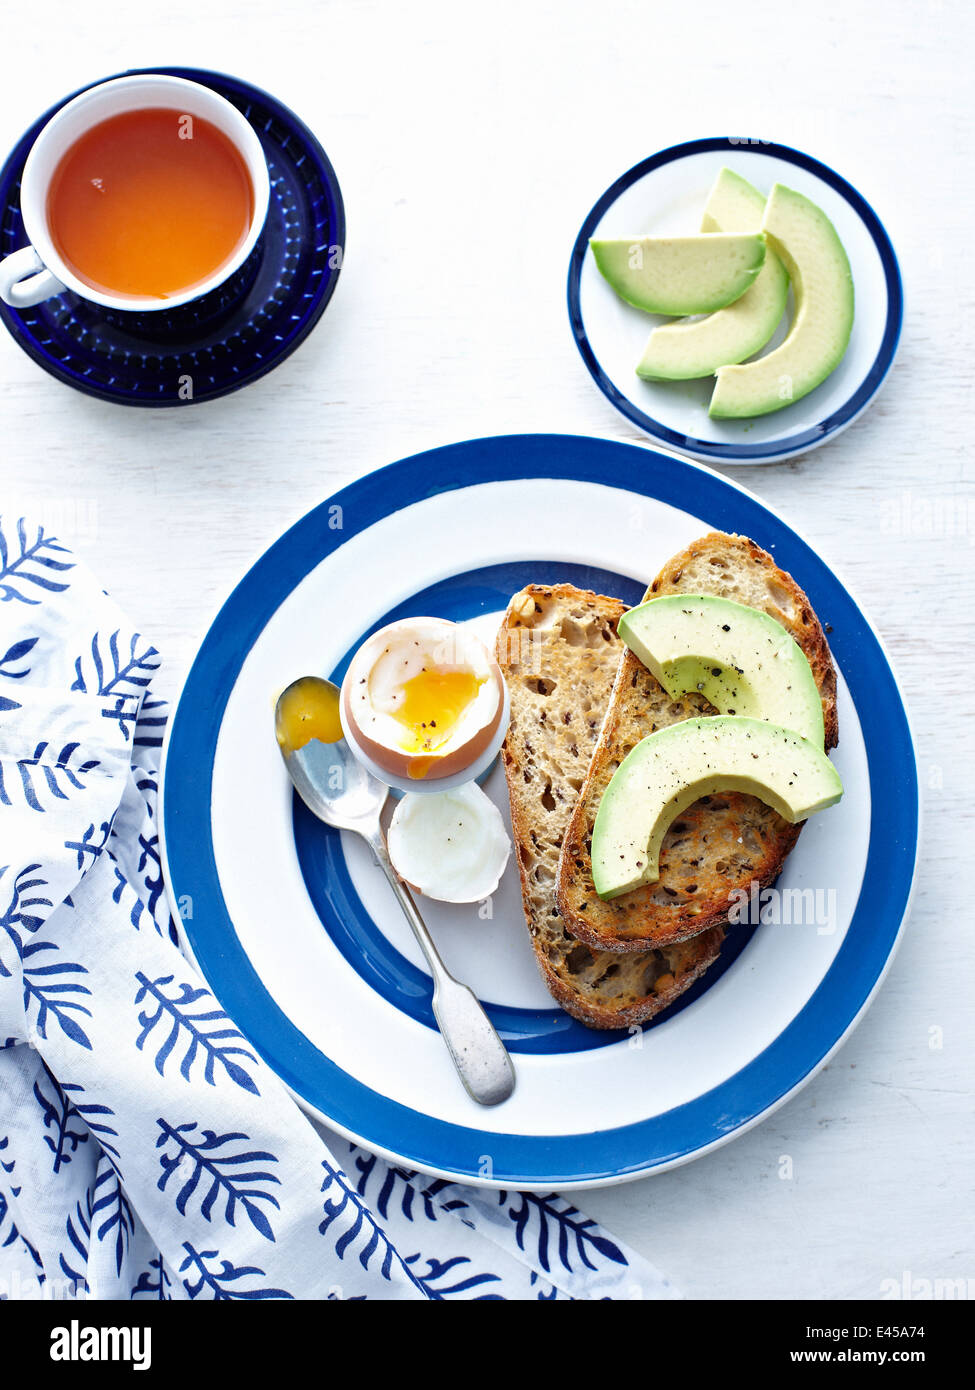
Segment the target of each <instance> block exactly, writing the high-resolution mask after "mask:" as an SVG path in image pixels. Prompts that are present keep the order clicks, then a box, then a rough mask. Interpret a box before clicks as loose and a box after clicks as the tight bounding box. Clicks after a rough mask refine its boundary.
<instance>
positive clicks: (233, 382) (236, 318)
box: [0, 68, 345, 406]
mask: <svg viewBox="0 0 975 1390" xmlns="http://www.w3.org/2000/svg"><path fill="white" fill-rule="evenodd" d="M134 71H135V72H158V73H164V74H167V75H169V76H172V77H184V78H186V79H187V80H188V81H190V82H198V83H200V84H201V85H202V86H205V87H212V88H213V90H214V91H216V92H218V93H219V94H220V95H221V96H222V97H224V98H225V99H226V100H227V101H229V102H230V103H231V104H232V105H233V106H236V107H237V109H238V110H239V111H241V112H242V113H243V115H244V117H245V118H246V119H247V120H248V121H249V122H250V124H251V125H252V126H253V127H254V131H255V133H256V134H257V138H258V139H259V140H260V142H261V146H262V148H263V150H264V154H265V156H266V157H267V162H268V171H269V173H270V177H271V197H270V203H269V205H268V214H267V221H266V223H265V226H264V230H263V232H262V233H261V237H260V240H259V241H258V244H257V246H256V247H255V248H254V251H253V253H252V254H251V255H250V256H249V257H248V259H247V261H246V262H245V264H244V265H243V266H241V268H240V269H239V270H238V271H237V272H236V273H235V274H234V275H232V276H231V277H230V279H229V280H227V281H225V282H224V284H222V285H220V286H218V287H217V289H215V290H212V291H211V292H210V293H209V294H207V295H204V296H203V297H202V298H201V299H198V300H194V301H193V303H191V304H187V305H184V306H182V307H180V308H177V309H173V310H170V311H166V310H154V311H153V312H152V313H148V314H138V313H116V312H113V311H111V310H108V309H103V308H101V307H100V306H99V305H97V304H92V303H89V301H88V300H85V299H82V298H81V297H80V296H79V295H77V294H74V293H72V292H71V291H70V290H65V292H64V293H63V294H59V295H55V296H53V297H52V298H50V299H46V300H44V302H43V303H41V304H37V305H35V306H34V307H32V308H30V309H12V308H11V307H10V306H9V305H6V304H0V320H2V322H3V323H4V325H5V326H6V328H7V330H8V331H9V333H10V334H11V336H12V337H13V339H14V341H15V342H16V343H18V344H19V346H20V347H22V348H23V350H24V351H25V352H26V353H27V355H28V356H29V357H31V358H32V359H33V360H34V361H35V362H36V363H37V364H38V365H39V366H41V367H43V368H44V370H45V371H47V372H50V374H51V375H52V376H54V377H56V378H57V379H58V380H59V381H63V382H65V383H66V384H67V385H68V386H73V387H75V388H76V389H77V390H79V391H84V392H85V393H86V394H87V395H90V396H97V397H99V398H100V399H101V400H107V401H112V402H115V403H117V404H120V405H140V406H177V405H188V404H189V405H192V404H197V403H199V402H201V401H208V400H215V399H216V398H217V397H219V396H225V395H227V394H228V392H230V391H236V390H237V389H238V388H239V387H241V386H246V385H248V384H249V383H250V382H252V381H256V380H257V379H258V377H262V376H264V375H265V374H266V373H267V372H269V371H271V369H272V368H273V367H276V366H277V365H278V364H279V363H280V362H282V361H283V360H284V359H285V358H286V357H287V356H288V355H289V354H290V353H292V352H293V351H294V350H295V348H296V347H298V345H299V344H300V343H302V342H303V341H304V340H305V338H306V337H307V336H308V334H309V333H310V332H311V331H312V329H313V328H314V327H315V325H316V323H317V322H318V320H319V319H320V318H321V316H322V314H323V313H324V312H325V307H326V305H327V304H328V301H329V300H330V299H331V297H332V293H333V292H334V290H335V286H336V283H337V281H338V277H339V272H340V270H341V267H342V256H343V253H344V246H345V210H344V207H343V203H342V193H341V190H340V189H339V184H338V179H337V178H336V176H335V170H334V169H333V168H332V166H331V164H330V162H329V160H328V157H327V155H326V154H325V151H324V150H323V149H322V147H321V145H320V144H319V143H318V141H317V140H316V138H315V136H314V135H313V134H312V133H311V131H310V130H309V129H308V127H307V126H306V125H305V124H304V123H303V122H302V121H300V120H299V119H298V117H297V116H296V115H295V114H294V112H293V111H289V109H288V108H287V107H286V106H284V105H282V103H281V102H279V101H277V100H276V99H275V98H274V97H272V96H269V95H268V93H267V92H263V91H261V89H260V88H259V87H254V86H252V85H251V84H250V83H248V82H242V81H241V80H240V79H239V78H236V77H228V76H227V75H226V74H224V73H216V72H209V71H205V70H202V69H197V68H143V69H136V70H134ZM132 75H133V74H132V73H131V72H129V73H116V74H115V76H117V77H123V76H132ZM110 80H111V79H110V78H99V82H107V81H110ZM88 85H90V86H95V85H97V84H96V83H90V84H88ZM80 90H81V91H85V90H87V88H86V87H85V88H81V89H80ZM78 95H79V93H78V92H73V93H72V94H71V96H68V97H65V98H64V101H61V102H58V103H57V105H56V106H53V107H52V108H51V110H50V111H47V112H45V114H44V115H43V116H41V117H40V119H39V120H38V121H36V122H35V123H34V125H33V126H32V127H31V128H30V130H28V131H27V132H26V134H24V135H23V136H22V138H21V139H20V140H19V141H18V143H17V145H16V147H15V149H14V150H12V151H11V153H10V155H9V156H8V158H7V160H6V162H5V164H4V166H3V169H2V170H0V254H3V255H7V254H9V252H11V251H14V250H16V249H17V248H18V247H19V246H26V245H27V237H26V235H25V233H24V229H23V222H22V219H21V214H20V176H21V174H22V172H23V168H24V163H25V161H26V159H27V155H28V154H29V152H30V149H31V146H32V145H33V143H34V141H35V140H36V138H37V136H38V134H39V133H40V131H41V130H42V129H43V128H44V126H45V125H46V124H47V122H48V121H49V120H50V119H51V117H52V116H53V115H54V113H55V112H56V111H57V110H59V109H60V107H61V106H63V105H65V103H67V102H68V101H71V100H72V99H73V98H74V97H76V96H78Z"/></svg>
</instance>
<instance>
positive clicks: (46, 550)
mask: <svg viewBox="0 0 975 1390" xmlns="http://www.w3.org/2000/svg"><path fill="white" fill-rule="evenodd" d="M158 666H159V656H158V654H157V652H156V651H155V649H154V648H153V647H152V646H151V644H150V643H148V642H147V641H145V639H143V638H142V637H141V636H140V635H139V634H138V633H136V632H133V631H132V630H131V629H130V627H129V626H128V624H127V623H126V620H125V618H124V616H123V615H122V614H121V612H120V611H119V610H118V608H117V607H116V606H115V604H114V603H113V602H112V600H111V599H110V598H109V597H108V596H107V595H106V594H105V592H104V591H103V590H102V589H101V587H100V586H99V585H98V584H97V582H96V581H95V580H94V578H93V577H92V575H91V574H90V573H89V572H88V570H87V569H86V568H85V567H84V566H83V565H81V564H79V563H78V562H76V561H75V560H74V558H73V556H72V555H71V554H70V553H69V552H68V551H67V550H66V549H65V548H64V547H62V546H61V545H59V544H58V543H57V542H56V541H55V540H54V539H53V538H51V537H49V536H47V535H45V534H44V532H43V530H42V529H39V528H38V527H36V526H29V525H27V524H26V523H25V522H23V521H21V522H19V523H17V524H16V525H7V526H6V528H4V525H3V521H2V518H0V1298H2V1297H6V1298H9V1299H16V1298H57V1297H85V1296H87V1297H89V1298H100V1299H105V1298H111V1299H120V1298H121V1299H130V1298H134V1299H139V1298H152V1299H171V1298H177V1299H185V1298H190V1299H265V1298H316V1299H362V1298H382V1299H392V1298H397V1299H398V1298H421V1299H422V1298H427V1299H444V1298H457V1299H564V1298H597V1299H598V1298H611V1299H612V1298H633V1299H640V1298H674V1297H677V1296H678V1295H677V1294H676V1291H675V1290H674V1289H673V1287H672V1286H671V1285H670V1284H669V1283H668V1282H667V1280H666V1279H664V1278H663V1276H662V1275H661V1274H660V1273H659V1272H658V1271H657V1270H655V1269H654V1268H653V1267H652V1266H651V1265H649V1264H648V1263H647V1262H646V1261H645V1260H643V1259H642V1258H640V1257H639V1256H637V1255H636V1254H635V1253H634V1252H633V1251H630V1250H628V1249H627V1248H626V1247H625V1246H624V1245H622V1244H621V1243H620V1242H619V1241H617V1240H614V1239H613V1238H611V1237H610V1236H608V1235H607V1234H606V1233H605V1232H604V1231H603V1230H601V1229H600V1227H599V1226H597V1225H596V1223H595V1222H594V1221H591V1220H588V1219H587V1218H586V1217H584V1216H583V1215H582V1214H581V1213H580V1212H579V1211H577V1210H576V1209H575V1208H574V1207H573V1206H571V1205H570V1204H569V1203H568V1202H567V1201H565V1200H564V1199H562V1198H560V1197H558V1196H557V1195H555V1194H552V1195H551V1196H545V1197H539V1196H537V1195H533V1194H529V1193H521V1192H497V1191H483V1190H479V1189H474V1188H469V1187H465V1186H462V1185H461V1184H459V1183H452V1182H445V1181H441V1180H439V1179H433V1178H429V1177H427V1176H425V1175H423V1174H416V1173H412V1172H408V1171H406V1170H404V1169H399V1168H394V1167H391V1166H390V1165H389V1164H387V1163H385V1162H384V1161H383V1160H381V1159H379V1158H377V1157H375V1156H374V1155H373V1154H371V1153H368V1152H367V1151H365V1150H364V1149H359V1148H356V1147H355V1146H354V1145H351V1144H349V1143H347V1142H346V1141H345V1140H343V1139H340V1138H339V1137H338V1136H335V1135H331V1134H329V1135H327V1137H325V1136H323V1134H322V1133H320V1132H319V1130H318V1129H316V1128H315V1127H314V1126H313V1125H312V1124H311V1122H310V1121H309V1120H308V1119H307V1117H306V1116H305V1115H304V1114H303V1113H302V1111H301V1110H300V1109H299V1108H298V1106H297V1105H296V1104H295V1103H294V1101H293V1100H292V1099H291V1097H290V1096H289V1095H288V1094H287V1093H286V1091H285V1090H284V1088H283V1086H282V1085H281V1084H280V1082H279V1081H278V1080H277V1078H276V1077H275V1076H274V1075H273V1073H272V1072H270V1071H269V1070H268V1068H267V1067H266V1066H265V1065H264V1064H263V1063H262V1062H261V1061H259V1060H258V1058H257V1057H256V1056H255V1054H254V1051H253V1049H252V1048H250V1047H249V1046H248V1044H247V1041H246V1039H244V1038H243V1037H242V1036H241V1034H240V1033H239V1032H238V1030H237V1029H236V1028H235V1027H234V1025H233V1022H232V1021H231V1020H230V1019H229V1018H228V1017H227V1015H226V1014H225V1013H224V1012H223V1011H222V1009H221V1008H220V1006H219V1004H218V1003H217V1001H216V999H215V998H214V996H213V995H212V994H211V993H210V991H209V990H208V989H207V987H206V985H205V984H204V982H203V980H202V979H201V977H200V976H199V975H198V974H197V972H196V971H195V969H194V968H193V966H192V965H190V963H189V962H188V961H187V960H186V958H185V957H184V956H183V955H182V953H181V951H180V940H179V931H178V928H177V925H176V923H175V922H174V921H173V920H172V918H171V917H170V914H169V909H168V907H167V903H166V897H165V894H164V892H163V881H162V872H161V868H160V862H159V851H158V837H157V833H156V826H155V805H156V795H157V790H158V773H157V769H158V761H159V751H160V746H161V743H162V735H163V730H164V726H165V720H166V711H165V706H164V704H163V702H162V701H160V700H157V699H154V698H153V696H152V694H151V681H152V676H153V673H154V672H155V671H156V669H157V668H158Z"/></svg>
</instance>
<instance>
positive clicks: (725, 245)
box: [589, 232, 765, 314]
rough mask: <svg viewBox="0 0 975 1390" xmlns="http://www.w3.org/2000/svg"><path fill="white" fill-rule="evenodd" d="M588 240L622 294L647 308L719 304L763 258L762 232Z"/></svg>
mask: <svg viewBox="0 0 975 1390" xmlns="http://www.w3.org/2000/svg"><path fill="white" fill-rule="evenodd" d="M589 244H590V246H591V247H592V253H593V256H594V257H595V260H596V265H597V266H598V267H599V270H600V272H601V273H602V275H603V276H604V277H605V278H606V279H607V280H608V281H609V283H610V284H611V285H612V287H613V289H614V290H615V291H616V293H617V294H618V295H619V296H620V298H621V299H625V300H626V302H627V303H628V304H633V305H635V306H636V308H637V309H646V310H647V311H648V312H649V313H651V314H709V313H711V311H712V310H714V309H722V308H723V307H724V306H725V305H726V304H731V303H732V301H733V300H736V299H739V298H740V297H741V296H742V295H743V294H744V293H745V291H746V290H747V289H748V287H749V286H750V285H751V284H752V282H753V281H754V279H755V277H756V276H757V274H758V272H759V271H760V270H761V268H762V262H763V261H764V260H765V239H764V236H763V235H762V234H761V233H760V232H754V233H752V234H751V235H749V236H745V235H734V234H731V233H729V234H727V235H726V234H724V233H718V234H714V235H712V234H708V235H707V236H703V235H702V236H677V237H665V236H639V237H622V238H620V239H618V240H615V241H591V242H590V243H589Z"/></svg>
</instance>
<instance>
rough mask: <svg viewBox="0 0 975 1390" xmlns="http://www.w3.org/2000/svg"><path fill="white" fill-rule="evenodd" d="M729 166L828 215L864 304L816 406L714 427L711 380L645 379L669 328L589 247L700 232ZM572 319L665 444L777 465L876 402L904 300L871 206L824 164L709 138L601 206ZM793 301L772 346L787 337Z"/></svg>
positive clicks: (663, 157) (655, 160)
mask: <svg viewBox="0 0 975 1390" xmlns="http://www.w3.org/2000/svg"><path fill="white" fill-rule="evenodd" d="M725 165H727V167H728V168H730V169H733V170H734V171H735V173H738V174H741V175H742V177H744V178H746V179H748V180H749V181H750V182H751V183H753V184H754V185H755V187H756V188H758V189H760V190H761V191H762V192H763V193H767V192H768V190H769V189H770V188H771V187H772V185H773V184H774V183H784V184H786V185H788V187H790V188H794V189H796V191H797V192H799V193H802V194H804V195H805V196H806V197H807V198H810V199H811V200H812V201H813V202H814V203H816V204H817V205H818V206H819V207H821V208H822V209H823V211H824V212H825V213H826V215H827V217H828V218H829V219H830V221H831V222H832V223H833V225H834V227H835V228H836V230H837V233H838V234H839V237H840V240H841V241H842V242H843V245H844V246H845V248H846V252H847V255H848V256H849V258H850V269H851V271H852V275H853V287H854V295H855V300H856V309H855V319H854V324H853V332H852V334H851V337H850V343H849V347H848V348H847V350H846V355H845V356H844V358H843V360H842V362H841V363H840V365H839V366H838V367H837V368H836V370H835V371H834V372H833V373H832V374H831V375H830V376H828V377H827V378H826V380H825V381H824V382H823V383H822V384H821V385H820V386H818V387H817V388H816V389H815V390H814V391H811V392H810V393H809V395H808V396H804V397H803V398H802V399H801V400H798V401H795V402H793V403H792V404H791V405H788V406H785V407H784V408H783V409H782V410H778V411H775V412H774V413H773V414H771V415H760V416H757V417H756V418H755V419H752V420H712V419H711V418H710V417H709V415H708V403H709V401H710V399H711V392H712V389H713V386H714V378H713V377H707V378H705V379H703V380H700V381H644V380H642V379H641V378H640V377H638V376H637V374H636V364H637V362H638V361H639V360H640V357H641V355H642V353H643V350H644V348H645V347H646V343H647V339H648V337H649V336H650V332H651V330H652V329H653V328H655V327H656V326H657V325H658V324H661V323H672V322H674V320H673V319H667V318H664V317H662V316H661V315H657V314H646V313H644V312H643V311H642V310H640V309H635V308H633V306H632V305H629V304H626V303H625V302H624V301H623V300H622V299H620V298H619V296H618V295H617V294H616V293H615V291H614V290H613V289H612V288H611V287H610V286H609V285H608V284H607V282H606V281H605V280H604V279H603V277H602V276H601V275H600V273H599V271H598V270H597V268H596V264H595V262H594V260H593V257H592V253H591V251H590V250H589V241H590V238H592V237H627V236H630V235H639V236H643V235H653V236H670V235H677V234H690V233H694V232H698V231H699V230H700V225H701V214H702V212H703V210H704V204H705V202H706V200H707V196H708V191H709V189H710V187H711V184H712V183H713V182H714V179H715V176H716V175H717V173H718V172H719V170H720V169H721V168H723V167H724V166H725ZM568 302H569V320H570V323H571V326H572V332H573V335H574V337H575V340H576V345H577V347H578V348H579V351H580V353H581V354H582V359H583V361H584V362H585V364H586V367H587V368H588V370H589V373H590V375H591V376H592V378H593V380H594V381H595V383H596V385H597V386H598V387H599V389H600V390H601V391H602V392H603V394H604V395H605V396H606V397H607V399H608V400H610V401H611V402H612V403H613V405H615V406H616V408H617V410H619V411H621V412H622V414H623V415H625V416H626V417H627V419H628V420H631V421H632V422H633V423H634V424H635V425H637V426H639V428H640V429H641V430H643V431H644V433H645V434H647V435H649V436H650V438H651V439H653V440H656V442H657V443H659V444H662V445H663V446H665V447H667V448H671V449H677V450H678V451H679V452H680V453H682V454H687V455H689V456H690V457H691V458H696V459H701V460H702V461H703V462H705V463H729V464H750V463H776V462H781V461H782V460H784V459H788V458H792V457H794V456H795V455H797V454H802V453H807V452H808V451H809V450H810V449H815V448H816V447H817V446H818V445H820V444H824V443H825V442H826V440H828V439H833V438H835V436H836V435H838V434H839V433H840V432H841V431H842V430H844V429H846V427H847V426H848V425H851V424H852V423H853V421H854V420H856V419H857V417H858V416H859V415H861V414H862V413H863V411H865V410H866V409H867V407H868V406H869V405H870V403H871V402H872V401H873V400H874V398H875V397H876V395H877V392H878V391H879V390H880V388H881V386H882V385H883V382H884V379H885V378H886V376H887V373H888V372H889V371H890V368H891V366H892V365H893V361H894V355H895V353H896V351H897V342H898V338H899V337H900V329H901V320H902V318H903V292H902V288H901V279H900V271H899V269H898V265H897V257H896V256H895V254H894V249H893V247H892V246H891V243H890V238H889V237H888V235H887V233H886V231H885V230H884V227H883V225H882V223H881V222H880V219H879V218H878V217H877V214H876V213H875V212H874V211H873V209H872V208H871V207H870V205H869V203H867V202H866V200H865V199H864V198H863V197H862V196H861V195H860V194H859V193H858V192H857V191H856V189H855V188H853V187H852V186H851V185H850V184H849V183H847V182H846V180H845V179H842V178H841V177H840V176H839V174H836V173H834V172H833V170H832V169H830V168H828V167H827V165H825V164H821V163H820V162H819V161H818V160H816V159H813V158H811V157H810V156H809V155H806V154H802V153H801V152H800V151H799V150H793V149H790V148H789V147H788V146H787V145H776V144H772V143H771V142H769V141H765V140H762V141H758V140H755V141H749V140H738V141H736V140H728V139H707V140H692V141H689V142H688V143H687V144H683V145H674V146H672V147H671V148H670V149H666V150H661V151H659V153H657V154H654V155H651V156H650V157H649V158H648V159H645V160H643V161H641V163H639V164H637V165H636V166H635V167H634V168H632V169H630V170H629V171H628V172H627V173H625V174H623V175H622V176H621V177H620V178H618V179H617V180H616V182H615V183H614V184H612V186H611V187H610V188H608V189H607V190H606V192H605V193H604V194H603V195H602V196H601V197H600V198H599V199H598V201H597V202H596V203H595V205H594V206H593V207H592V209H591V210H590V212H589V214H588V216H587V217H586V219H585V221H584V222H583V224H582V228H581V230H580V232H579V235H578V237H577V238H576V242H575V245H574V247H573V250H572V257H571V260H570V263H569V281H568ZM791 313H792V292H791V291H790V293H789V302H788V305H787V308H786V314H785V316H784V318H783V321H782V323H781V324H780V325H779V328H778V329H777V330H776V332H775V334H774V335H773V337H772V339H771V341H770V342H769V344H768V346H767V347H766V348H765V349H763V352H762V353H761V354H759V355H760V356H764V355H765V353H767V352H771V351H772V350H773V348H776V347H778V345H779V343H781V341H782V339H783V338H784V337H785V334H786V331H787V328H788V324H789V322H790V319H791Z"/></svg>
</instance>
